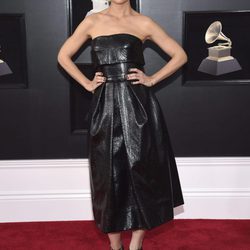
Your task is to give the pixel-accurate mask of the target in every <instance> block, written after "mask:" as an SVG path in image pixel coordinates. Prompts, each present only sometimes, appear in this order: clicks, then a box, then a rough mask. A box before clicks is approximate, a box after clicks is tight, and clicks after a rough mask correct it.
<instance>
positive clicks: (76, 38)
mask: <svg viewBox="0 0 250 250" xmlns="http://www.w3.org/2000/svg"><path fill="white" fill-rule="evenodd" d="M92 25H93V20H92V17H91V16H87V17H85V19H84V20H83V21H82V22H81V23H80V24H79V25H78V27H77V28H76V30H75V31H74V33H73V34H72V35H71V36H70V37H69V38H68V39H67V40H66V41H65V42H64V44H63V45H62V47H61V48H60V50H59V53H58V56H57V61H58V62H59V64H60V65H61V66H62V67H63V68H64V69H65V70H66V71H67V72H68V73H69V74H70V75H71V76H72V78H74V79H75V80H76V81H77V82H78V83H80V84H81V85H82V86H83V87H84V88H85V89H87V90H88V91H92V92H93V90H94V89H95V88H96V87H97V86H98V85H99V83H101V82H103V80H104V79H102V78H103V77H102V76H101V74H99V73H100V72H96V73H97V74H96V76H95V78H94V79H93V80H92V81H90V80H89V79H88V78H87V77H86V76H85V75H84V74H83V73H82V72H81V71H80V70H79V69H78V67H77V66H76V65H75V63H74V62H73V61H72V60H71V57H72V56H73V55H74V54H75V53H76V52H77V51H78V50H79V48H80V47H81V46H82V45H83V44H84V43H85V41H87V40H88V39H89V38H90V35H89V31H90V29H91V27H92ZM98 75H99V76H98ZM96 81H97V83H96ZM97 84H98V85H97Z"/></svg>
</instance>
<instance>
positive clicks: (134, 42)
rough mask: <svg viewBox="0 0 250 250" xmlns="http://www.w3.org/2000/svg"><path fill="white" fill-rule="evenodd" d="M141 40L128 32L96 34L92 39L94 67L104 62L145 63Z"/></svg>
mask: <svg viewBox="0 0 250 250" xmlns="http://www.w3.org/2000/svg"><path fill="white" fill-rule="evenodd" d="M142 45H143V42H142V40H141V39H140V38H139V37H137V36H134V35H132V34H128V33H118V34H112V35H103V36H97V37H95V38H93V39H92V43H91V58H92V62H93V64H94V66H95V67H97V66H99V65H105V64H116V63H121V62H133V63H135V64H139V65H141V66H143V65H144V64H145V61H144V55H143V46H142Z"/></svg>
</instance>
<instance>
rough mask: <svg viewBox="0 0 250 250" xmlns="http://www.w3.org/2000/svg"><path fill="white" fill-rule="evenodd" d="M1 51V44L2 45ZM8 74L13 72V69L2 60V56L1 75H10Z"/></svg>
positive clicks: (0, 61)
mask: <svg viewBox="0 0 250 250" xmlns="http://www.w3.org/2000/svg"><path fill="white" fill-rule="evenodd" d="M0 52H1V45H0ZM8 74H12V71H11V69H10V67H9V66H8V64H7V63H6V62H4V61H3V60H1V57H0V76H3V75H8Z"/></svg>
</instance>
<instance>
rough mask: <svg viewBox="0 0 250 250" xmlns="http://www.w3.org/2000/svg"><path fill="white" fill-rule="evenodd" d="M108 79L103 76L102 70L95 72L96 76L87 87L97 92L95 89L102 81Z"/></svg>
mask: <svg viewBox="0 0 250 250" xmlns="http://www.w3.org/2000/svg"><path fill="white" fill-rule="evenodd" d="M105 81H106V77H105V76H103V73H102V72H100V71H97V72H95V76H94V78H93V80H92V81H90V84H88V85H87V87H86V89H87V90H88V91H90V92H92V93H94V92H95V89H96V88H97V87H99V86H100V85H101V84H102V83H104V82H105Z"/></svg>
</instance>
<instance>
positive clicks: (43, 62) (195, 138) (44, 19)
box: [0, 0, 250, 160]
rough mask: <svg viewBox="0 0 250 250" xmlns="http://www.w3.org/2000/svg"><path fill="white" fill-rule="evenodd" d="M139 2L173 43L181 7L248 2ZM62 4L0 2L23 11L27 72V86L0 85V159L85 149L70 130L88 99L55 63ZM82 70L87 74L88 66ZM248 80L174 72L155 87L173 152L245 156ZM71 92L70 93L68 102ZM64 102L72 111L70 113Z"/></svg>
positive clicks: (249, 141) (148, 55) (82, 138)
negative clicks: (191, 83)
mask: <svg viewBox="0 0 250 250" xmlns="http://www.w3.org/2000/svg"><path fill="white" fill-rule="evenodd" d="M81 2H85V0H84V1H81ZM141 3H142V6H141V11H142V13H144V14H146V15H148V16H151V17H152V18H153V19H155V20H156V21H158V22H159V23H160V24H161V25H162V26H163V27H164V28H165V29H166V30H167V31H168V32H169V34H170V35H172V36H173V37H174V38H175V39H176V40H177V41H179V42H180V43H181V41H182V37H183V33H182V16H183V11H201V10H204V11H209V10H211V11H215V10H220V11H222V10H239V9H240V10H247V9H250V2H249V1H248V0H241V1H228V0H221V1H218V0H204V1H194V0H190V1H186V0H170V1H166V0H158V1H157V4H155V1H152V0H143V1H141ZM68 7H69V6H68V0H53V1H51V0H43V1H34V0H26V1H20V0H12V1H9V0H1V1H0V9H1V13H16V14H21V13H24V14H25V21H26V48H27V61H28V67H27V69H28V78H29V85H28V86H29V87H28V88H25V89H0V119H1V122H0V159H13V160H14V159H59V158H70V159H72V158H86V157H87V156H88V148H87V135H86V134H85V133H77V131H78V130H81V128H82V127H85V126H86V124H85V118H86V116H85V114H83V113H82V111H81V110H80V108H79V107H77V105H80V106H85V105H88V103H87V102H88V101H89V99H81V96H82V94H83V92H84V90H83V88H82V87H81V86H80V85H79V84H78V83H75V85H73V83H72V81H70V80H69V77H68V76H67V75H66V74H65V72H63V71H62V70H61V69H60V67H58V63H57V53H58V50H59V48H60V47H61V45H62V43H63V42H64V41H65V40H66V39H67V37H68V35H69V33H68V32H69V30H68V25H69V23H68V14H67V13H68ZM227 33H228V32H227V31H226V30H225V34H227ZM244 35H245V34H243V36H244ZM145 47H146V48H145V50H144V55H145V61H146V67H145V71H146V73H148V74H151V73H154V72H155V71H156V70H157V69H159V68H160V67H161V66H163V64H164V62H165V61H163V60H162V58H161V57H160V56H159V53H158V52H160V50H159V49H158V48H157V46H154V45H153V44H152V43H146V44H145ZM161 55H162V54H161ZM163 58H167V57H163ZM80 62H81V61H80ZM189 63H191V61H190V62H189ZM82 70H85V72H86V74H91V73H90V71H89V70H88V69H87V68H86V69H84V68H83V69H82ZM77 84H78V85H77ZM249 87H250V86H249V85H242V86H231V85H230V86H225V85H224V86H197V87H185V85H184V86H183V85H182V77H181V72H180V71H179V72H177V73H176V74H175V75H174V76H172V77H170V78H168V79H166V80H165V81H163V82H162V83H160V85H158V86H155V88H154V91H155V93H156V95H157V98H158V100H159V102H160V104H161V107H162V109H163V113H164V116H165V118H166V122H167V125H168V128H169V134H170V138H171V139H172V143H173V149H174V153H175V155H176V157H182V156H187V157H189V156H190V157H199V156H249V155H250V133H249V127H250V118H249V107H250V89H249ZM72 92H74V93H75V94H76V95H77V97H74V98H73V99H72V100H73V102H71V101H72V100H71V98H70V95H71V93H72ZM74 99H81V101H79V102H77V101H76V102H74ZM82 101H83V102H82ZM85 101H86V103H85ZM71 105H72V107H73V110H74V111H73V112H76V113H77V114H80V115H79V116H74V114H73V116H72V110H71ZM71 125H73V126H71ZM72 131H73V133H72ZM74 132H76V133H74Z"/></svg>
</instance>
